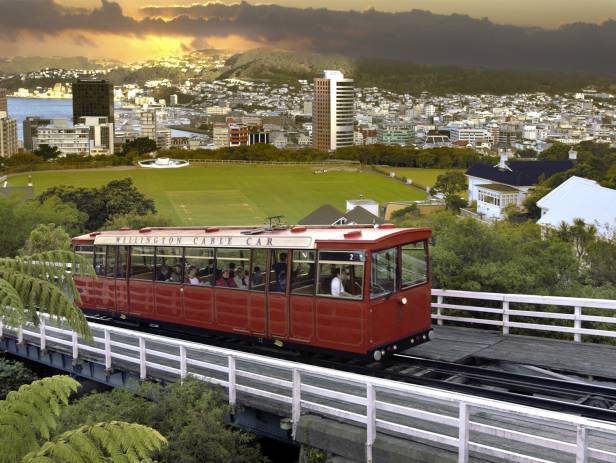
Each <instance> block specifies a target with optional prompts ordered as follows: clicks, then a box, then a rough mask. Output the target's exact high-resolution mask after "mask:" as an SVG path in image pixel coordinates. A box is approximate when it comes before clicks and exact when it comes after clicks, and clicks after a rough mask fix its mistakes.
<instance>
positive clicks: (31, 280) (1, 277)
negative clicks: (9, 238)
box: [0, 251, 95, 338]
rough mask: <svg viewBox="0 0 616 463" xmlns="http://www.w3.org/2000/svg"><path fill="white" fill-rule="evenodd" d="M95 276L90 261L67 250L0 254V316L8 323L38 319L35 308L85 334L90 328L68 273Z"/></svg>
mask: <svg viewBox="0 0 616 463" xmlns="http://www.w3.org/2000/svg"><path fill="white" fill-rule="evenodd" d="M69 264H70V266H71V269H72V275H79V276H95V272H94V268H93V267H92V263H91V262H90V261H89V260H87V259H84V258H83V257H82V256H80V255H78V254H75V253H73V252H71V251H48V252H43V253H39V254H34V255H32V256H27V257H15V258H8V257H4V258H0V318H2V320H3V322H4V323H5V324H6V325H8V326H11V327H18V326H22V325H24V324H25V323H28V322H30V323H34V324H35V325H38V324H39V323H40V317H39V312H43V313H46V314H49V315H50V316H51V318H52V319H53V320H56V321H60V319H63V320H64V321H65V322H66V323H67V324H68V325H69V326H70V327H71V328H72V329H73V330H74V331H76V332H77V333H78V334H80V335H81V336H84V337H86V338H89V337H90V328H89V326H88V323H87V321H86V319H85V317H84V315H83V312H82V311H81V310H80V309H79V308H78V307H77V305H76V304H75V301H79V292H78V291H77V287H76V286H75V282H74V281H73V278H72V275H71V274H68V273H67V272H66V268H67V265H69Z"/></svg>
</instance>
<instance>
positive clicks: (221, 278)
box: [216, 248, 250, 289]
mask: <svg viewBox="0 0 616 463" xmlns="http://www.w3.org/2000/svg"><path fill="white" fill-rule="evenodd" d="M249 267H250V249H222V248H221V249H217V250H216V286H222V287H223V288H238V289H248V283H249V281H248V275H247V271H246V270H247V269H248V268H249Z"/></svg>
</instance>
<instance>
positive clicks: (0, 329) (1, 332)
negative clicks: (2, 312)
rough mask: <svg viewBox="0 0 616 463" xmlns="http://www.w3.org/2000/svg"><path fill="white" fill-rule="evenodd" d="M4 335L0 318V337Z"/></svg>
mask: <svg viewBox="0 0 616 463" xmlns="http://www.w3.org/2000/svg"><path fill="white" fill-rule="evenodd" d="M3 337H4V323H2V320H0V339H2V338H3Z"/></svg>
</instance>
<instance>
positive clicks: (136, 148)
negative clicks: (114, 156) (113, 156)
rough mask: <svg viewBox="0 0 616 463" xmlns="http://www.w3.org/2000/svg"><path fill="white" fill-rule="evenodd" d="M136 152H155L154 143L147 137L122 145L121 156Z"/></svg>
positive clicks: (128, 141)
mask: <svg viewBox="0 0 616 463" xmlns="http://www.w3.org/2000/svg"><path fill="white" fill-rule="evenodd" d="M131 151H132V152H136V153H137V154H148V153H151V152H153V151H156V142H155V141H154V140H152V139H151V138H148V137H139V138H135V139H134V140H126V141H125V142H124V144H123V145H122V154H125V155H126V154H128V153H130V152H131Z"/></svg>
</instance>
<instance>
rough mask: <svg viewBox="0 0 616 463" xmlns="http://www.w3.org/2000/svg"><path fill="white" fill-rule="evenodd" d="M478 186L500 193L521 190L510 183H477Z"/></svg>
mask: <svg viewBox="0 0 616 463" xmlns="http://www.w3.org/2000/svg"><path fill="white" fill-rule="evenodd" d="M477 188H484V189H486V190H492V191H498V192H499V193H519V192H520V190H518V189H517V188H514V187H512V186H509V185H503V184H502V183H485V184H483V185H477Z"/></svg>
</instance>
